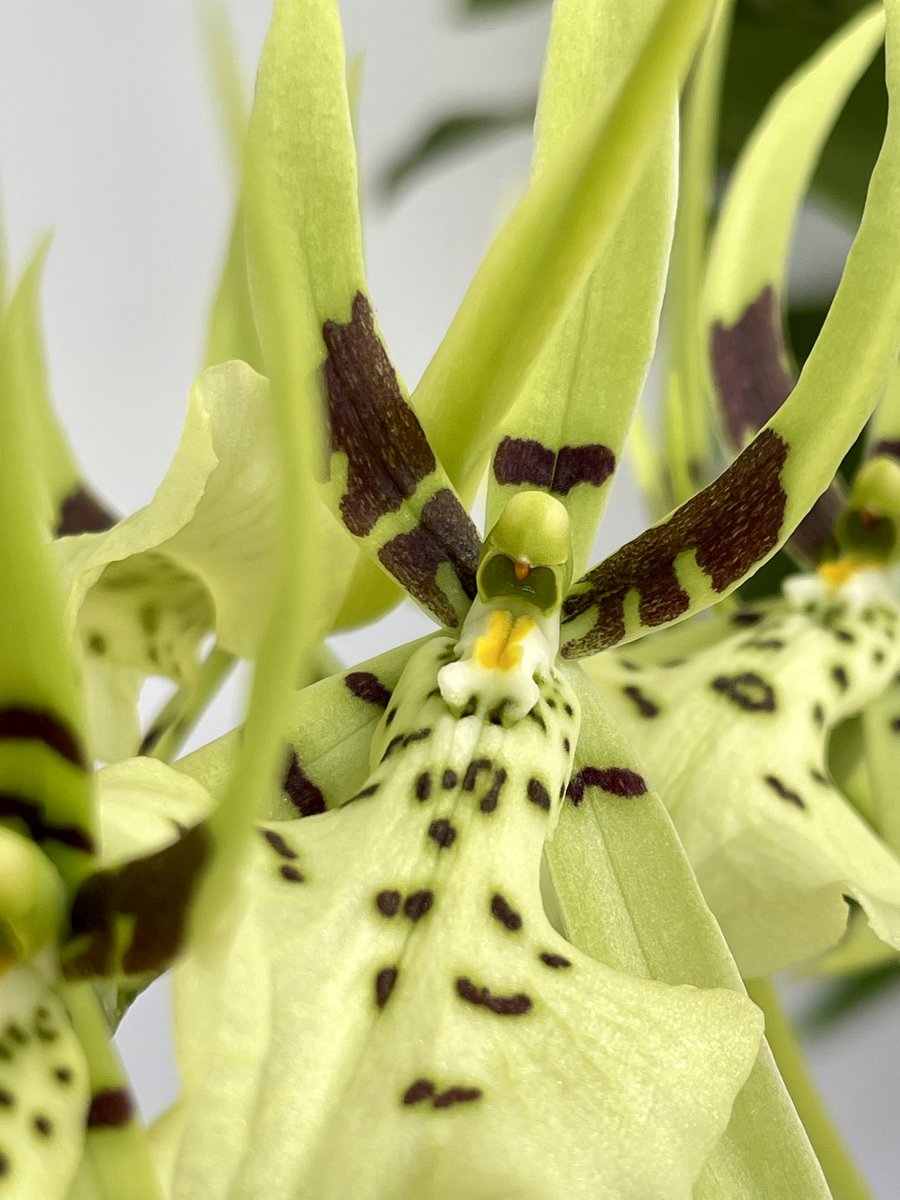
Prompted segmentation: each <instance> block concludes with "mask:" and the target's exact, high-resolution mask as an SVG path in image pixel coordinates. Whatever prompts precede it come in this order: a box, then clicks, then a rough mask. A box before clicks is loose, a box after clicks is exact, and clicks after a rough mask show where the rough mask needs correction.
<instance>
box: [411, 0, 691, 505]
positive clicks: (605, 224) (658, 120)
mask: <svg viewBox="0 0 900 1200" xmlns="http://www.w3.org/2000/svg"><path fill="white" fill-rule="evenodd" d="M709 9H710V4H709V3H707V2H704V0H687V2H686V0H681V2H680V3H673V2H671V0H670V2H668V3H666V5H665V6H664V7H663V8H662V10H661V13H660V17H659V19H658V21H657V22H656V23H655V25H654V27H653V31H652V33H651V35H650V37H649V39H648V41H647V42H646V44H645V45H644V46H643V47H642V49H641V52H640V54H635V55H634V56H633V58H632V59H631V61H630V62H628V63H627V64H626V66H627V72H626V74H625V79H624V83H623V86H622V87H621V89H620V90H619V92H618V93H617V94H616V95H615V97H612V96H610V95H604V96H602V97H601V99H600V100H599V102H598V103H597V104H596V106H595V107H594V108H593V109H592V110H591V112H590V115H589V116H587V117H586V118H583V120H582V121H581V127H580V128H579V129H578V131H577V133H576V134H575V135H574V136H572V137H571V138H570V139H568V140H567V142H566V144H565V145H564V146H562V147H561V148H560V149H559V151H558V152H557V153H556V154H555V155H554V156H553V161H552V162H551V163H549V164H547V166H546V169H544V170H543V171H542V175H541V178H540V179H539V180H537V181H536V182H535V184H534V185H533V186H532V187H531V188H530V189H529V192H528V194H527V195H526V196H525V198H524V199H523V200H522V202H521V203H520V204H519V206H518V207H517V209H516V210H515V212H514V213H513V216H512V217H511V219H510V220H509V222H508V223H507V225H506V227H505V228H504V229H503V231H502V232H501V233H500V235H499V236H498V237H497V238H496V239H495V241H494V243H493V245H492V246H491V248H490V250H489V251H488V254H487V256H486V258H485V260H484V262H483V263H482V265H481V267H480V268H479V271H478V273H477V274H476V276H475V279H474V280H473V282H472V284H471V285H470V287H469V290H468V292H467V294H466V298H465V300H464V301H463V303H462V305H461V307H460V309H459V311H458V312H457V314H456V317H455V318H454V320H453V323H452V325H451V327H450V329H449V331H448V333H447V335H446V337H445V338H444V340H443V342H442V343H441V345H440V347H439V348H438V351H437V353H436V354H435V356H434V358H433V359H432V361H431V363H430V365H429V367H428V369H427V370H426V372H425V375H424V376H423V378H422V381H421V382H420V384H419V386H418V387H417V388H416V391H415V394H414V403H415V406H416V411H417V412H418V413H419V414H420V416H421V419H422V423H423V425H424V426H425V429H426V431H427V432H428V436H429V439H430V441H431V444H432V446H433V447H434V449H435V452H436V454H437V455H438V456H439V457H440V459H441V461H442V462H443V463H444V465H445V467H446V468H447V471H448V474H449V475H450V478H451V479H452V480H453V482H454V483H455V484H456V485H457V486H458V487H459V490H460V492H461V494H462V495H463V497H464V498H469V497H470V496H471V495H472V493H473V491H474V488H475V486H476V485H477V483H478V480H479V476H480V474H481V470H482V468H483V465H484V459H485V456H486V454H487V452H488V450H489V448H490V443H491V441H492V438H493V434H494V430H495V429H496V427H497V425H498V423H499V421H500V420H501V419H502V417H503V415H504V414H505V413H506V412H507V411H508V410H509V408H510V407H511V405H512V404H513V403H514V402H515V401H516V400H517V399H518V397H519V396H520V394H521V392H522V389H523V387H524V385H525V383H526V381H527V379H528V376H529V374H530V372H531V370H532V369H533V367H534V365H535V363H536V362H537V360H538V358H539V356H540V353H541V351H542V350H543V348H544V347H545V346H546V345H547V344H548V342H549V340H550V338H551V337H552V336H553V335H554V333H555V332H556V330H557V329H558V328H559V327H560V325H561V322H562V321H563V319H564V318H565V316H566V314H567V313H568V311H569V309H570V307H571V305H572V304H573V303H574V301H575V300H576V299H577V298H578V297H579V296H580V295H581V293H582V292H583V290H584V287H585V284H586V283H587V280H588V277H589V276H590V274H591V271H592V270H593V267H594V265H595V264H596V262H597V259H598V257H599V256H600V254H601V253H602V252H603V249H604V247H605V246H606V245H607V244H608V242H609V239H610V238H611V237H612V235H613V232H614V230H615V229H616V228H617V226H618V222H619V219H620V217H621V215H622V213H623V211H624V210H625V208H626V206H627V204H628V203H629V201H630V199H631V196H632V193H633V191H634V189H635V187H637V186H638V184H639V183H640V181H641V179H642V177H643V176H644V172H645V170H646V164H647V162H648V160H649V159H650V157H651V156H652V155H653V154H654V152H655V151H656V149H657V146H658V144H659V141H660V138H661V137H662V135H663V132H664V130H665V128H666V125H667V123H668V121H669V120H670V119H671V102H672V98H673V96H674V94H675V92H676V91H677V89H678V87H679V85H680V82H681V79H682V77H683V75H684V73H685V71H686V70H687V67H688V63H689V59H690V55H691V53H692V50H693V48H694V45H695V43H696V41H697V38H698V37H699V35H700V33H701V31H702V28H703V24H704V22H705V20H706V18H707V16H708V13H709Z"/></svg>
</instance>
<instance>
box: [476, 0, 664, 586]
mask: <svg viewBox="0 0 900 1200" xmlns="http://www.w3.org/2000/svg"><path fill="white" fill-rule="evenodd" d="M660 8H661V4H660V3H659V0H655V2H654V3H651V4H649V5H634V4H631V3H628V2H627V0H626V2H624V3H606V4H603V5H597V4H593V3H585V2H584V0H568V2H567V3H563V4H559V3H558V4H556V5H555V6H554V9H553V21H552V24H551V30H550V42H549V48H548V52H547V60H546V63H545V66H544V72H543V77H542V83H541V97H540V103H539V106H538V115H537V125H536V144H535V160H534V177H535V180H540V179H541V177H542V175H543V173H544V172H545V171H547V170H552V169H553V159H554V155H555V153H556V152H557V151H559V150H560V149H561V148H562V147H563V146H564V145H565V143H566V141H567V140H568V139H569V138H570V137H571V136H572V133H573V131H574V130H576V129H577V128H578V127H579V126H580V125H581V124H582V123H583V122H584V121H585V119H586V118H588V117H589V116H590V114H591V113H592V112H593V111H594V110H595V109H596V107H597V105H598V104H599V103H601V100H602V98H603V97H606V98H607V101H606V102H607V103H610V102H611V99H612V98H613V97H614V96H615V95H616V93H617V91H618V90H619V88H620V86H621V85H622V82H623V79H624V77H625V76H626V75H627V72H628V69H629V66H630V64H631V63H632V62H633V61H634V60H635V58H636V56H637V53H638V51H639V48H640V47H641V45H642V44H643V42H644V41H645V40H646V37H647V33H648V31H649V29H650V27H651V26H652V23H653V21H654V19H655V18H656V17H657V16H658V14H659V10H660ZM669 105H670V109H671V114H670V118H669V120H668V123H666V122H665V120H662V121H661V122H660V125H661V129H660V136H659V137H658V139H657V145H656V147H655V149H653V150H652V152H651V153H650V154H649V155H648V156H647V162H646V165H645V168H644V171H643V174H642V175H641V177H640V179H639V180H638V182H637V184H636V186H635V188H634V191H633V192H632V195H631V198H630V200H629V203H628V205H627V207H626V208H625V209H624V210H623V211H622V213H621V214H620V216H619V219H618V221H617V222H616V224H615V225H614V227H613V229H612V232H611V233H610V236H609V240H608V243H607V245H606V246H605V248H604V249H603V251H602V252H601V253H600V255H599V257H598V258H597V259H596V262H595V265H594V269H593V272H592V273H591V275H590V278H589V279H588V280H587V281H586V282H585V284H584V287H583V289H582V293H581V295H580V296H578V297H577V298H576V299H575V300H574V302H573V303H572V305H571V308H570V311H569V313H568V315H567V316H566V318H565V320H564V322H563V323H562V325H561V327H560V329H559V330H558V331H557V332H556V334H555V335H553V337H552V338H550V340H549V341H548V342H547V344H546V346H545V347H544V348H543V350H542V351H541V353H540V354H539V356H538V358H537V361H536V362H535V364H534V367H533V369H532V371H531V373H530V375H529V377H528V380H527V382H526V383H525V386H524V388H523V390H522V393H521V395H520V396H519V398H518V399H517V400H516V403H515V405H514V406H513V408H512V410H511V411H510V412H509V414H508V415H507V416H506V417H505V418H504V420H503V421H502V423H501V425H500V427H499V431H497V433H496V434H495V437H496V438H497V448H496V449H495V451H494V456H493V462H492V468H491V472H490V475H489V478H488V509H487V514H488V515H487V522H486V523H487V527H488V528H490V526H491V525H492V524H493V523H494V521H495V520H496V518H497V517H498V516H499V514H500V511H501V509H502V507H503V505H504V504H505V502H506V501H507V500H508V499H509V497H510V495H512V494H513V493H514V492H515V491H517V490H520V489H523V488H528V489H533V488H541V489H546V490H548V491H549V492H551V494H553V495H555V496H557V497H558V498H559V499H560V500H561V501H562V503H563V504H565V506H566V507H567V508H568V510H569V513H570V515H571V517H572V529H573V553H574V558H575V562H576V570H580V569H581V566H582V564H583V563H584V562H585V561H586V560H587V556H588V554H589V553H590V548H591V546H592V544H593V539H594V531H595V527H596V524H597V522H598V520H599V519H600V516H601V513H602V511H603V508H604V507H605V503H606V500H607V498H608V496H609V489H610V486H611V480H612V475H613V472H614V470H615V467H616V464H617V462H618V460H619V457H620V455H621V452H622V446H623V443H624V441H625V435H626V432H627V429H628V425H629V422H630V419H631V414H632V410H633V407H634V404H635V402H636V400H637V397H638V395H639V393H640V390H641V388H642V386H643V383H644V378H645V376H646V373H647V368H648V365H649V362H650V356H651V353H652V350H653V343H654V341H655V338H656V329H657V324H658V321H659V310H660V306H661V304H662V293H663V286H664V283H665V277H666V264H667V260H668V255H669V247H670V244H671V238H672V226H673V220H674V212H675V174H676V172H675V159H676V126H675V107H676V97H675V94H674V91H673V93H672V95H671V97H670V99H669ZM460 436H462V431H460Z"/></svg>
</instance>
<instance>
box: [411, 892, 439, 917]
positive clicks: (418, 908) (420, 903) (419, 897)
mask: <svg viewBox="0 0 900 1200" xmlns="http://www.w3.org/2000/svg"><path fill="white" fill-rule="evenodd" d="M432 904H434V892H431V891H429V890H428V889H427V888H422V889H421V891H418V892H410V894H409V895H408V896H407V897H406V900H405V901H404V904H403V913H404V915H405V916H407V917H409V919H410V921H418V920H419V919H420V917H424V916H425V914H426V913H427V912H428V910H429V909H430V908H431V906H432Z"/></svg>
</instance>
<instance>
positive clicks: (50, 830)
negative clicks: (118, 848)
mask: <svg viewBox="0 0 900 1200" xmlns="http://www.w3.org/2000/svg"><path fill="white" fill-rule="evenodd" d="M0 820H6V821H13V820H14V821H21V822H22V824H23V825H24V826H25V828H26V829H27V830H28V836H29V837H30V838H31V840H32V841H33V842H38V843H41V842H58V843H59V845H61V846H68V847H69V849H71V850H80V851H81V852H82V853H84V854H92V853H93V852H94V843H93V840H92V839H91V837H90V835H89V834H88V833H87V831H86V830H84V829H82V828H81V827H80V826H78V825H56V824H54V823H53V822H52V821H48V820H47V818H46V816H45V815H44V808H43V805H42V804H39V803H38V802H37V801H36V800H30V799H29V798H28V797H27V796H19V795H16V793H14V792H0Z"/></svg>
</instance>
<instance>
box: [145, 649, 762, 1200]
mask: <svg viewBox="0 0 900 1200" xmlns="http://www.w3.org/2000/svg"><path fill="white" fill-rule="evenodd" d="M451 649H452V641H451V640H450V639H447V638H436V639H431V640H429V641H428V642H427V643H426V644H425V645H424V646H423V647H421V648H420V649H419V650H418V651H417V653H416V655H415V656H414V657H413V659H411V660H410V663H409V664H408V666H407V668H406V671H405V672H404V675H403V677H402V678H401V680H400V682H399V683H398V686H397V688H396V689H395V693H394V698H393V701H392V706H391V709H389V710H388V711H389V712H394V718H393V719H392V720H390V722H388V717H387V715H386V716H385V719H384V723H383V724H382V726H381V727H380V729H379V731H378V734H377V736H376V740H375V743H374V745H373V761H374V762H376V763H377V764H378V765H377V766H376V767H375V768H374V770H373V772H372V774H371V775H370V777H369V780H368V781H367V787H366V789H365V791H364V792H363V794H362V795H360V796H359V797H358V798H357V799H356V800H355V801H354V802H353V803H352V804H349V805H346V806H344V807H343V808H341V809H339V810H337V811H333V812H328V813H324V814H321V815H319V816H314V817H310V818H307V819H304V820H302V821H287V822H280V823H279V824H278V825H276V826H271V827H268V828H267V829H266V830H265V831H264V832H263V836H261V837H260V838H259V839H258V841H257V843H256V845H255V847H254V854H253V859H252V862H251V863H250V864H249V865H248V870H247V872H246V874H245V875H244V876H243V878H242V880H241V883H240V891H239V894H238V896H237V897H236V898H235V905H234V910H235V912H239V913H240V915H241V919H240V921H237V922H235V923H234V924H233V925H232V927H231V930H230V934H229V936H228V937H227V938H223V939H221V940H219V941H217V943H216V944H215V945H214V946H211V947H210V950H209V954H208V955H207V956H204V957H201V956H189V957H188V958H187V959H186V960H185V961H184V962H183V963H182V964H181V966H180V967H179V968H178V970H177V973H176V1011H177V1027H178V1045H179V1054H180V1061H181V1066H182V1077H183V1080H184V1092H183V1095H182V1097H181V1099H180V1101H179V1105H178V1108H177V1109H176V1110H175V1111H174V1112H173V1113H172V1114H171V1116H170V1117H169V1118H168V1121H169V1126H170V1127H169V1129H168V1130H167V1131H166V1136H165V1139H164V1140H166V1141H168V1142H169V1143H170V1152H169V1153H168V1154H167V1158H168V1159H169V1161H170V1162H171V1163H173V1170H174V1179H173V1180H172V1188H171V1190H172V1195H173V1197H175V1198H176V1200H180V1198H181V1197H188V1196H189V1197H191V1198H192V1200H204V1198H205V1197H210V1198H211V1197H217V1198H218V1197H219V1196H221V1194H222V1191H223V1190H224V1189H226V1188H227V1189H228V1190H229V1191H230V1194H231V1195H232V1196H234V1197H235V1200H238V1198H239V1197H242V1196H251V1195H257V1194H262V1193H272V1192H276V1191H277V1192H283V1191H284V1189H285V1187H288V1188H289V1189H290V1190H292V1191H293V1192H296V1193H297V1194H310V1195H315V1196H316V1197H317V1200H330V1198H332V1197H333V1198H334V1200H338V1198H339V1197H340V1198H343V1197H344V1196H345V1195H346V1184H347V1179H348V1178H350V1179H354V1180H356V1181H357V1193H358V1195H359V1196H360V1198H361V1200H362V1198H363V1197H367V1198H371V1200H374V1198H376V1197H385V1198H387V1197H394V1196H417V1197H422V1200H426V1198H427V1200H450V1197H454V1198H455V1197H458V1196H460V1195H465V1196H466V1197H472V1200H478V1198H481V1197H484V1198H485V1200H486V1198H487V1197H488V1196H491V1195H494V1194H496V1193H497V1192H498V1191H504V1192H511V1193H515V1194H516V1195H528V1196H531V1197H535V1200H537V1198H538V1197H542V1198H543V1197H547V1198H548V1200H549V1198H550V1197H556V1196H559V1195H560V1194H561V1193H562V1194H565V1195H566V1196H572V1197H592V1198H593V1197H609V1198H610V1200H612V1198H614V1197H615V1198H616V1200H618V1198H619V1197H621V1196H623V1195H627V1194H632V1195H636V1196H637V1195H640V1196H649V1195H660V1194H663V1193H665V1194H666V1195H670V1196H673V1197H675V1196H679V1197H687V1196H689V1195H690V1194H691V1187H692V1184H693V1181H694V1179H695V1178H696V1176H697V1174H698V1173H699V1171H700V1169H701V1167H702V1164H703V1162H704V1161H705V1158H706V1156H707V1154H708V1153H709V1151H710V1150H711V1148H712V1146H713V1145H714V1144H715V1142H716V1140H717V1138H718V1136H719V1135H720V1134H721V1132H722V1131H723V1130H724V1128H725V1125H726V1124H727V1121H728V1118H729V1114H730V1111H731V1106H732V1103H733V1100H734V1096H735V1094H736V1092H737V1091H738V1090H739V1088H740V1086H741V1085H742V1084H743V1081H744V1079H745V1078H746V1076H747V1073H748V1071H749V1069H750V1067H751V1065H752V1063H753V1061H754V1058H755V1056H756V1053H757V1050H758V1046H759V1021H758V1017H757V1015H756V1013H755V1011H754V1010H753V1009H752V1008H751V1007H750V1006H749V1005H748V1004H747V1003H746V1001H745V1000H744V999H743V998H742V997H739V996H736V995H730V994H728V993H727V992H725V991H698V990H696V989H693V988H675V987H667V986H663V985H660V984H657V983H652V982H649V981H646V980H642V979H632V978H629V977H628V976H627V975H623V974H620V973H619V972H617V971H613V970H610V969H608V968H606V967H603V966H600V965H599V964H597V963H595V962H593V961H592V960H591V959H589V958H588V957H587V956H585V955H583V954H581V953H580V952H579V951H577V950H575V949H574V948H572V947H571V946H570V945H569V944H568V943H567V942H565V941H564V940H563V939H562V938H561V937H560V936H559V935H558V934H557V933H556V932H555V931H554V930H553V929H552V927H551V926H550V924H549V923H548V921H547V919H546V916H545V915H544V911H543V905H542V901H541V895H540V890H539V883H538V874H539V863H540V856H541V848H542V845H543V842H544V839H545V837H546V834H547V831H548V829H549V828H550V826H551V825H552V822H553V819H554V809H555V808H556V807H557V806H558V804H559V792H560V787H561V785H562V784H563V783H564V781H565V778H566V775H567V772H568V768H569V756H568V754H564V753H562V752H561V751H560V750H559V749H556V750H555V751H554V752H551V753H548V750H547V747H548V746H553V747H559V746H560V744H561V740H562V734H563V732H564V731H567V732H568V733H569V734H571V735H574V734H575V733H576V732H577V713H576V711H575V708H574V697H573V696H572V694H571V693H570V691H569V689H568V687H567V685H566V684H565V683H564V681H563V680H561V679H559V678H554V679H550V680H547V681H545V683H544V684H543V701H542V703H541V713H542V714H544V720H545V722H546V727H547V728H546V737H545V736H544V735H543V734H541V733H540V732H536V729H537V727H536V725H535V724H534V723H533V722H531V721H528V720H523V721H519V722H518V723H516V724H514V725H512V726H507V727H500V726H492V725H491V724H490V723H489V722H484V723H481V722H478V723H477V724H476V727H475V728H473V726H472V724H471V723H469V724H468V725H464V724H463V721H464V720H465V719H464V718H463V719H462V720H458V719H456V718H454V717H452V716H451V715H450V714H449V713H448V711H447V707H446V705H445V704H444V702H443V700H442V699H441V698H440V696H439V695H438V696H435V694H434V692H435V682H436V678H437V676H438V673H439V671H440V669H441V668H442V666H443V665H444V664H445V663H446V662H447V659H448V653H449V652H450V651H451ZM548 699H552V700H553V701H554V704H553V705H552V706H550V705H548V704H546V703H545V701H546V700H548ZM466 728H469V729H472V732H473V733H474V736H475V740H474V741H473V739H472V735H471V734H469V735H466V734H465V733H464V730H465V729H466ZM538 783H540V787H537V786H536V785H537V784H538ZM529 795H530V796H532V799H531V800H530V801H529V799H528V797H529ZM534 797H537V799H535V798H534ZM544 797H545V798H546V800H544V799H543V798H544ZM551 797H552V799H551ZM411 805H412V807H410V806H411ZM336 946H339V947H340V953H339V954H337V955H336V954H335V952H334V948H335V947H336ZM336 1014H337V1017H336ZM201 1026H202V1029H201ZM548 1077H549V1078H552V1079H554V1080H557V1081H558V1084H559V1086H558V1087H557V1088H556V1089H555V1090H551V1091H549V1092H548V1089H547V1079H548ZM260 1095H265V1096H266V1098H267V1103H266V1104H264V1105H261V1104H260V1103H259V1097H260ZM213 1097H215V1100H213ZM211 1115H213V1116H214V1119H213V1120H211V1119H210V1117H211ZM173 1126H177V1129H174V1128H173ZM373 1129H374V1130H377V1136H373ZM288 1130H289V1131H290V1136H285V1135H286V1131H288ZM173 1140H177V1142H178V1145H177V1149H175V1148H174V1147H173V1146H172V1142H173Z"/></svg>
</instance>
